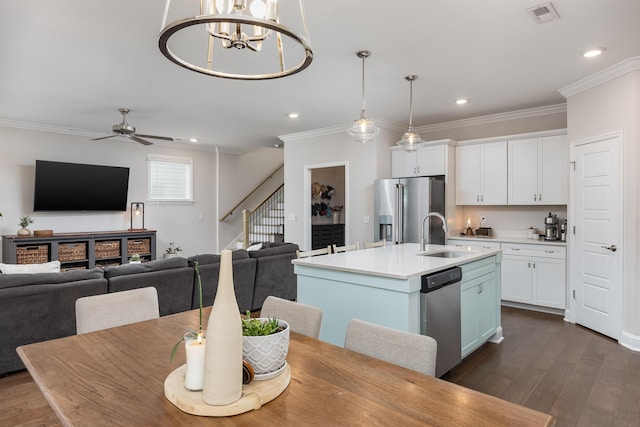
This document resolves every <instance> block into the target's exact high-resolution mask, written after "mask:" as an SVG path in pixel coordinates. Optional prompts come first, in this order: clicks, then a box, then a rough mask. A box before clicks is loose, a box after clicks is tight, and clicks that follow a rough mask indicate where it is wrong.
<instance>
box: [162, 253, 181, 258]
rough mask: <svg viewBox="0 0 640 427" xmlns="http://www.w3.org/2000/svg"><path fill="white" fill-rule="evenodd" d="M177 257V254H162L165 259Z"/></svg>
mask: <svg viewBox="0 0 640 427" xmlns="http://www.w3.org/2000/svg"><path fill="white" fill-rule="evenodd" d="M177 256H178V254H167V253H165V254H164V257H165V258H175V257H177Z"/></svg>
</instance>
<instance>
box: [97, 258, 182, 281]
mask: <svg viewBox="0 0 640 427" xmlns="http://www.w3.org/2000/svg"><path fill="white" fill-rule="evenodd" d="M187 266H188V263H187V259H186V258H182V257H173V258H163V259H157V260H155V261H149V262H144V263H141V264H123V265H117V266H113V267H105V269H104V277H106V278H107V279H109V278H111V277H117V276H126V275H129V274H138V273H152V272H154V271H163V270H171V269H174V268H185V267H187Z"/></svg>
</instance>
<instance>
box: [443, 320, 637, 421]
mask: <svg viewBox="0 0 640 427" xmlns="http://www.w3.org/2000/svg"><path fill="white" fill-rule="evenodd" d="M502 325H503V328H504V337H505V339H504V341H503V342H502V344H499V345H495V344H485V345H484V346H483V347H481V348H480V349H478V350H477V351H476V352H475V353H473V354H472V355H471V356H469V357H468V358H466V359H465V360H464V362H463V363H462V364H460V365H458V367H456V368H455V369H453V370H452V371H451V372H450V373H449V376H448V378H447V379H448V380H449V381H452V382H455V383H457V384H460V385H463V386H465V387H469V388H472V389H474V390H478V391H481V392H483V393H487V394H490V395H493V396H497V397H499V398H502V399H505V400H508V401H511V402H515V403H517V404H520V405H523V406H526V407H529V408H532V409H536V410H538V411H541V412H545V413H548V414H551V415H553V416H554V417H556V422H557V424H556V425H557V426H559V427H562V426H598V427H600V426H616V427H617V426H635V427H637V426H640V353H637V352H633V351H631V350H628V349H626V348H624V347H622V346H621V345H620V344H618V343H617V342H616V341H614V340H612V339H610V338H607V337H604V336H602V335H600V334H597V333H595V332H593V331H591V330H589V329H586V328H583V327H580V326H577V325H573V324H570V323H567V322H564V321H563V320H562V317H560V316H556V315H552V314H545V313H538V312H533V311H527V310H520V309H516V308H508V307H503V308H502Z"/></svg>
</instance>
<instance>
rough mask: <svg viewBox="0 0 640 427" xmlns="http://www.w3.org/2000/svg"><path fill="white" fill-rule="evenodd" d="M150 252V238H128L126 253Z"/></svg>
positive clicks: (129, 254)
mask: <svg viewBox="0 0 640 427" xmlns="http://www.w3.org/2000/svg"><path fill="white" fill-rule="evenodd" d="M150 252H151V239H129V241H128V242H127V255H128V256H131V255H133V254H148V253H150Z"/></svg>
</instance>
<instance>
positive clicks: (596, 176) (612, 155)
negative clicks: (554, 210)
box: [571, 136, 622, 339]
mask: <svg viewBox="0 0 640 427" xmlns="http://www.w3.org/2000/svg"><path fill="white" fill-rule="evenodd" d="M620 145H621V137H620V136H615V137H611V138H608V139H602V140H597V141H593V142H589V143H585V144H579V145H576V146H575V147H573V149H572V151H573V153H572V154H573V155H572V159H573V161H574V162H575V171H574V172H572V183H571V184H572V185H571V194H572V196H573V209H574V215H575V216H574V225H575V227H576V229H575V235H573V236H571V237H572V239H571V240H572V242H571V253H572V257H571V260H572V262H571V265H572V267H571V269H572V274H571V281H572V289H573V290H574V291H575V296H574V297H575V301H574V303H575V305H574V306H575V321H576V323H579V324H581V325H584V326H586V327H588V328H590V329H593V330H595V331H598V332H600V333H602V334H605V335H607V336H610V337H612V338H615V339H619V338H620V336H621V333H622V257H621V254H620V248H621V246H622V232H621V231H622V209H621V203H620V202H621V171H620V169H621V164H622V163H621V159H620Z"/></svg>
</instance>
